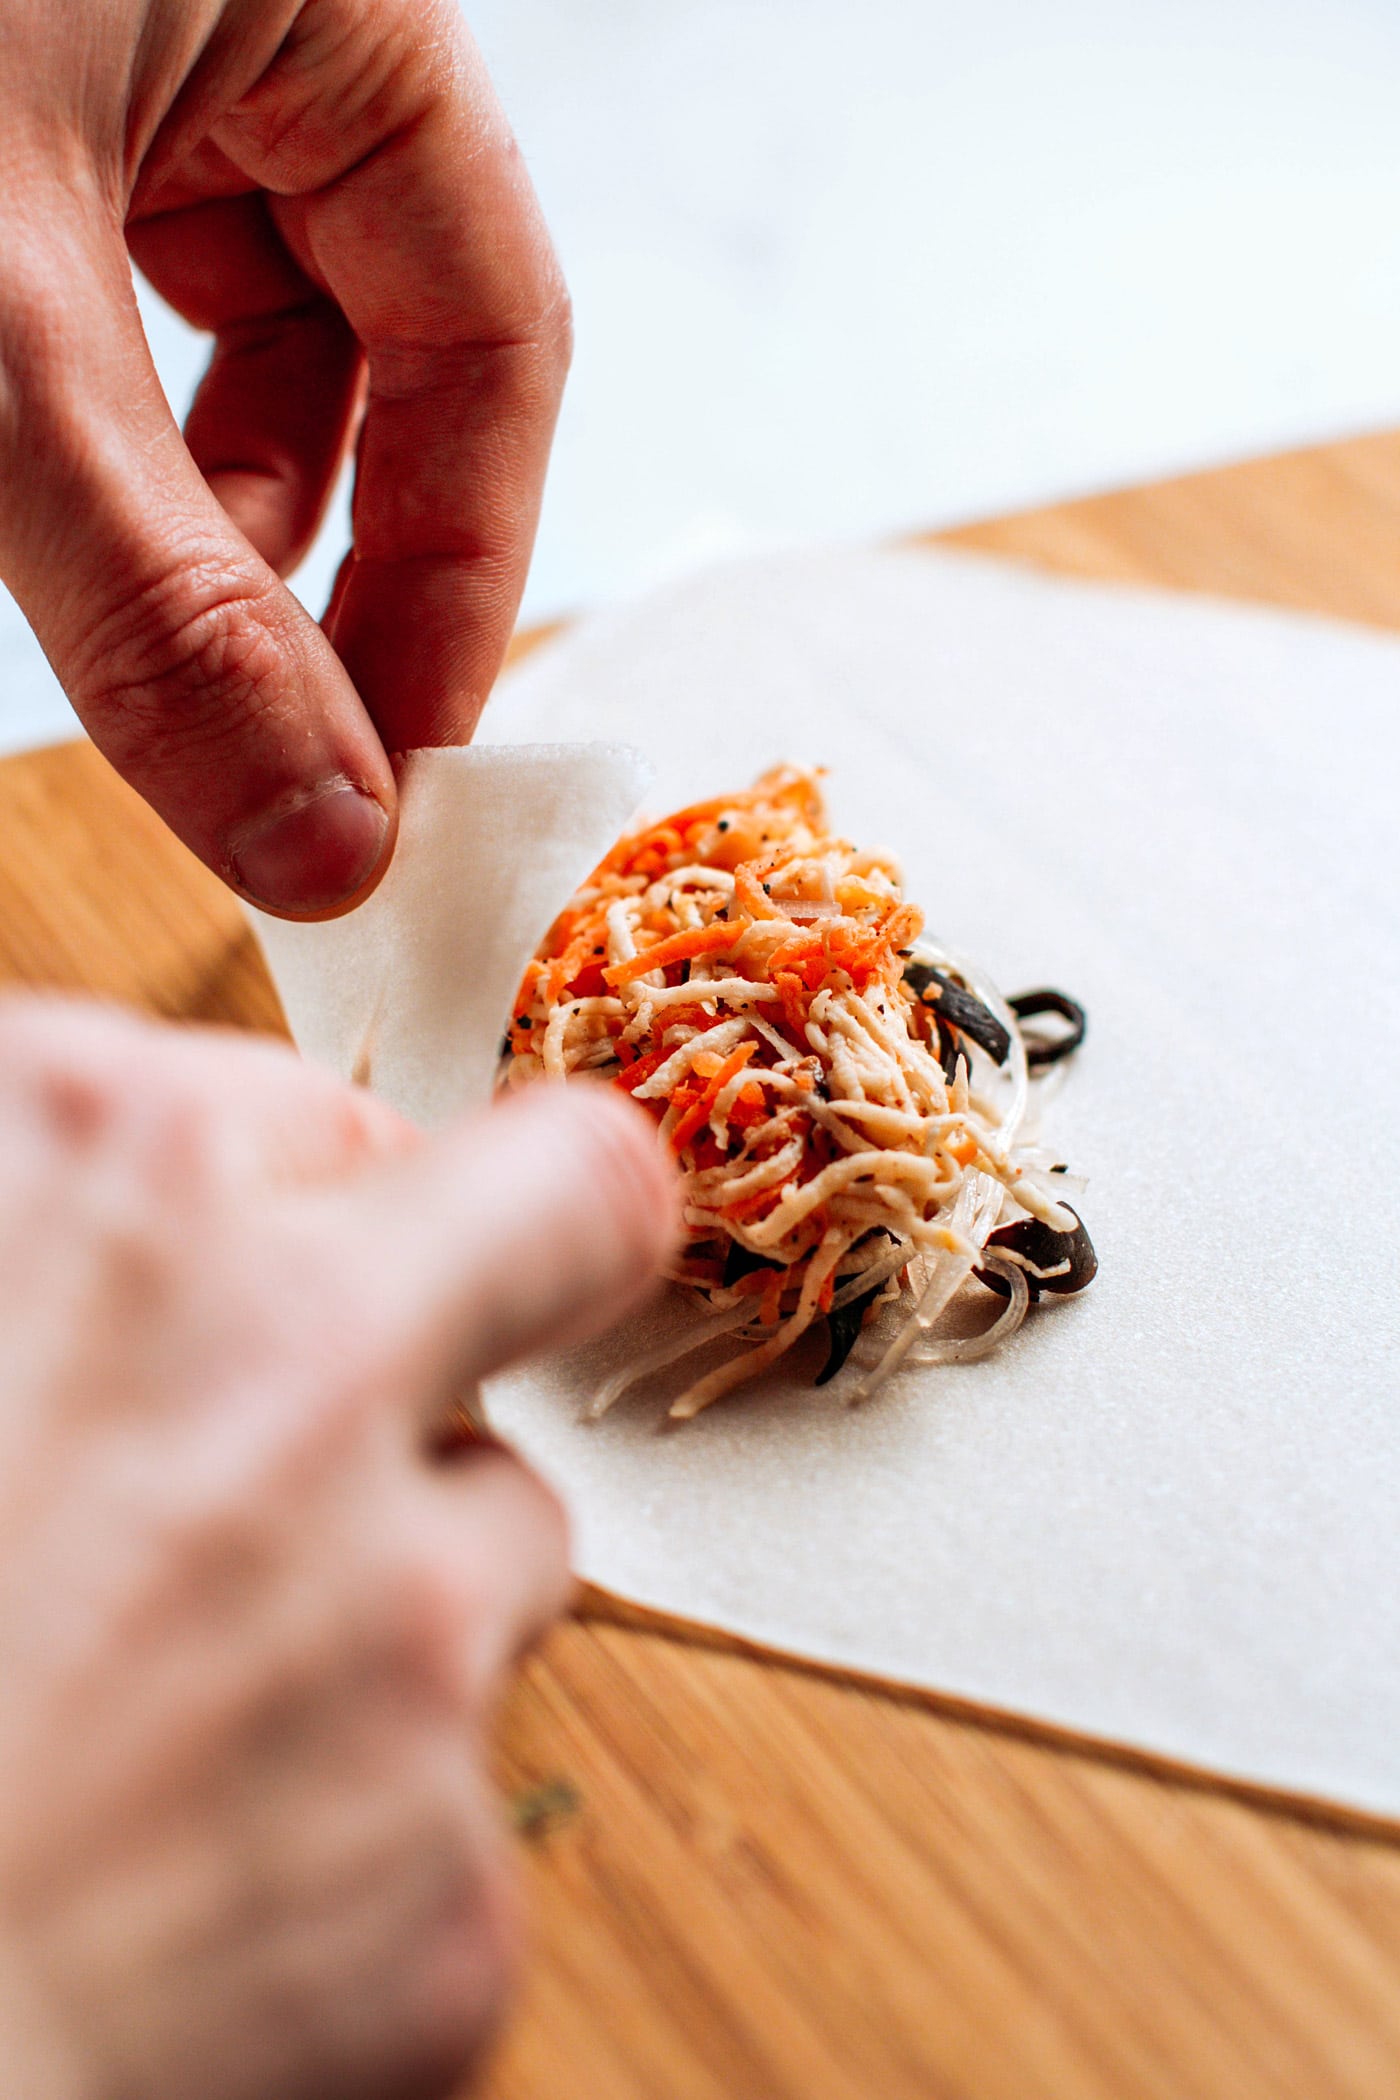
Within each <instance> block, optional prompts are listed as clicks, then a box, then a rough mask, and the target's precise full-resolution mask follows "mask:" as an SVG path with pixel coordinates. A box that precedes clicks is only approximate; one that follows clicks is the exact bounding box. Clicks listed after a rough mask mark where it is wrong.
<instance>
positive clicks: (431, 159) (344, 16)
mask: <svg viewBox="0 0 1400 2100" xmlns="http://www.w3.org/2000/svg"><path fill="white" fill-rule="evenodd" d="M218 139H219V143H220V145H221V146H222V147H223V149H224V150H225V151H226V152H227V153H228V154H229V155H230V157H231V158H232V159H233V160H235V161H236V162H237V163H238V164H239V165H240V166H241V167H242V168H244V169H245V170H246V171H247V173H248V174H249V175H250V176H251V177H252V178H253V179H255V180H256V181H258V182H259V183H261V184H262V185H263V186H264V187H265V188H266V189H267V190H268V191H269V192H271V193H272V196H273V199H274V203H273V209H274V213H275V216H276V218H277V221H278V224H279V226H280V228H281V230H282V233H283V236H284V238H285V239H286V240H287V242H288V245H289V246H290V247H291V248H292V250H293V252H294V253H295V254H296V256H297V259H298V260H299V262H300V263H301V265H302V267H303V268H304V269H305V270H306V271H307V272H308V274H309V275H310V276H311V277H312V278H313V279H314V280H315V281H316V282H318V283H320V284H322V285H323V286H324V287H325V288H326V289H327V290H328V291H329V292H330V293H331V295H332V296H333V297H334V298H335V300H336V301H337V302H338V304H339V306H340V307H341V310H342V311H343V312H344V314H345V316H346V319H347V320H348V321H349V323H350V326H351V327H352V328H353V330H354V332H355V334H356V336H357V337H358V339H359V341H360V344H361V345H362V347H363V349H364V351H365V353H366V357H367V360H368V370H369V385H368V402H367V409H366V415H365V422H364V426H363V430H362V433H361V438H360V446H359V455H358V473H357V480H356V488H355V502H354V546H353V550H352V552H351V554H350V556H349V557H348V558H347V562H346V566H345V568H344V569H343V570H342V572H341V577H340V580H339V582H338V583H337V586H336V592H335V596H334V599H333V601H332V605H331V608H330V610H329V612H328V614H327V619H326V628H327V632H328V634H329V636H330V639H331V641H332V643H333V644H334V646H335V648H336V650H337V652H338V653H339V655H340V657H341V658H342V660H343V662H344V663H345V665H346V668H347V669H348V670H349V672H350V675H351V677H352V678H353V679H354V681H355V684H356V686H357V687H358V689H359V692H360V694H361V697H362V698H363V699H364V701H365V704H366V706H367V707H368V709H369V711H370V714H371V715H372V717H373V719H374V721H375V723H376V725H377V727H378V729H379V731H380V735H381V737H382V739H383V741H384V744H385V747H386V748H387V749H388V750H390V751H401V750H408V749H411V748H413V747H414V746H416V745H421V744H439V743H457V742H462V741H465V739H466V738H468V737H469V736H470V735H471V732H472V730H473V728H474V727H475V724H476V720H477V717H478V715H479V714H480V711H481V708H482V705H483V704H484V702H485V699H486V696H487V694H488V692H489V691H490V688H491V685H492V682H493V681H494V679H495V676H496V673H497V671H498V670H499V668H500V665H501V662H502V659H503V657H504V654H505V650H506V645H507V643H508V641H509V639H510V633H511V628H512V626H513V624H514V620H515V615H516V611H517V608H518V606H519V602H520V595H521V591H522V590H523V588H524V582H525V572H526V568H527V565H528V562H529V556H530V550H531V547H532V545H533V542H534V535H535V527H536V523H537V520H538V515H539V504H540V496H541V492H542V489H543V485H544V474H545V467H546V463H547V460H548V455H549V446H550V441H551V438H552V436H553V431H554V423H555V418H556V416H557V413H558V407H559V399H560V395H561V393H562V391H563V384H564V376H565V373H566V370H567V367H568V359H569V349H570V332H569V315H568V303H567V298H566V295H565V292H564V287H563V282H562V279H561V277H560V274H559V269H558V265H557V263H556V262H555V258H554V254H553V250H552V248H551V246H550V243H549V237H548V234H547V233H546V231H545V227H544V222H543V219H542V217H541V215H540V211H539V207H538V205H537V203H536V201H535V197H534V193H533V191H532V189H531V187H530V183H529V179H528V177H527V175H526V173H525V170H524V167H523V164H522V162H521V159H520V156H519V153H518V150H517V148H516V145H515V142H514V140H513V138H512V136H511V133H510V129H509V126H508V125H507V123H506V120H505V117H504V114H503V112H502V111H501V108H500V105H499V104H498V102H497V101H496V98H495V94H494V92H493V90H492V88H491V84H490V81H489V79H488V77H487V75H486V71H485V68H484V66H483V64H482V61H481V58H480V55H479V53H478V52H477V50H476V48H475V46H474V44H473V43H472V41H471V39H470V37H469V36H468V34H467V31H466V29H465V27H464V25H463V24H462V21H461V19H460V17H459V15H458V13H457V9H456V7H455V5H453V4H451V0H379V4H377V5H369V6H366V5H365V4H364V0H308V4H307V5H306V6H305V7H303V9H302V10H301V13H300V15H299V16H298V18H297V21H296V23H295V25H294V27H293V29H292V31H291V33H290V35H289V36H288V38H287V41H286V43H285V44H284V45H283V47H282V50H281V52H280V53H279V55H278V57H277V59H276V61H275V62H274V64H273V65H272V67H271V68H270V69H269V70H268V72H267V73H265V74H264V76H263V77H262V79H261V80H260V81H259V82H258V84H257V85H256V87H255V88H254V89H253V90H252V91H251V92H250V93H249V94H248V95H247V96H246V97H245V98H244V100H243V101H242V102H241V103H240V104H239V105H238V107H237V109H236V110H235V111H233V112H232V114H231V115H230V116H228V117H227V118H225V119H224V120H223V121H222V122H221V124H220V125H219V127H218Z"/></svg>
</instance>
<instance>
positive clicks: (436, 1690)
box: [376, 1547, 485, 1702]
mask: <svg viewBox="0 0 1400 2100" xmlns="http://www.w3.org/2000/svg"><path fill="white" fill-rule="evenodd" d="M484 1603H485V1600H484V1597H483V1596H482V1595H481V1594H480V1592H479V1591H478V1590H477V1588H476V1585H475V1584H474V1583H473V1582H472V1580H471V1578H470V1576H464V1573H463V1571H462V1569H461V1568H459V1567H457V1566H454V1565H453V1563H452V1562H451V1561H450V1560H449V1558H448V1556H447V1554H446V1552H444V1551H441V1550H438V1551H434V1550H432V1549H431V1548H422V1547H420V1548H418V1549H416V1550H412V1551H405V1552H404V1553H402V1554H401V1555H400V1556H399V1557H398V1559H397V1561H396V1563H395V1564H394V1566H393V1567H392V1568H391V1569H390V1570H389V1571H388V1573H387V1574H386V1575H385V1576H384V1577H383V1580H382V1586H381V1590H380V1596H379V1601H378V1607H377V1614H376V1616H377V1618H378V1622H379V1636H380V1641H381V1644H382V1645H383V1647H384V1648H385V1650H386V1651H387V1655H388V1658H389V1661H390V1666H391V1668H392V1670H393V1674H394V1675H395V1677H396V1678H397V1679H398V1680H399V1681H400V1682H401V1683H402V1684H403V1685H405V1686H406V1687H407V1688H408V1689H409V1690H411V1691H412V1692H414V1693H416V1694H419V1695H423V1696H427V1697H428V1698H430V1699H432V1700H434V1701H436V1700H438V1699H443V1698H446V1699H447V1700H449V1701H454V1702H455V1701H459V1700H463V1699H465V1697H466V1694H467V1692H468V1689H469V1685H468V1677H467V1672H466V1670H465V1668H464V1657H465V1648H466V1635H467V1629H468V1628H469V1627H470V1625H471V1624H472V1622H473V1621H474V1620H475V1619H476V1618H477V1616H478V1615H479V1614H480V1612H481V1611H482V1609H483V1608H484Z"/></svg>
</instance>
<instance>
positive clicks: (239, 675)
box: [70, 550, 281, 779]
mask: <svg viewBox="0 0 1400 2100" xmlns="http://www.w3.org/2000/svg"><path fill="white" fill-rule="evenodd" d="M274 588H275V586H274V583H273V579H272V578H271V577H270V576H268V577H263V576H261V575H256V574H251V573H250V574H248V575H245V576H243V577H240V576H239V575H238V573H237V566H236V563H235V564H234V565H233V566H232V568H231V566H230V563H229V561H228V558H227V551H226V550H220V552H219V553H218V555H217V556H214V557H211V558H210V559H209V560H207V561H200V560H198V559H197V560H195V561H193V562H190V563H181V564H179V565H177V566H172V567H171V568H170V569H169V570H168V571H166V572H164V573H162V574H161V575H159V576H158V577H156V578H155V579H154V580H152V581H149V582H147V583H146V584H144V585H143V586H142V587H140V588H139V589H137V590H135V591H132V592H129V593H125V594H122V595H121V596H120V597H119V598H118V600H117V602H116V604H115V605H114V606H113V607H112V609H111V610H110V611H109V612H108V613H107V615H106V616H105V617H104V618H101V619H99V620H98V621H97V622H96V623H95V625H94V626H93V628H92V630H91V631H90V633H89V634H88V636H87V637H86V639H85V641H84V642H83V643H82V645H81V647H80V649H79V650H78V653H77V656H76V659H75V661H74V663H73V665H72V667H71V674H70V675H71V689H72V692H73V696H74V700H75V703H76V705H77V706H78V708H79V711H80V712H81V713H82V714H83V715H84V718H85V719H87V720H88V721H89V724H90V726H92V727H93V729H94V734H96V735H97V736H98V738H99V741H100V742H101V743H102V745H103V748H104V749H105V750H106V752H107V755H108V756H109V757H110V758H111V759H112V761H113V763H114V764H115V765H116V766H118V768H122V767H123V766H125V765H127V764H129V763H131V762H133V761H137V760H139V762H140V764H141V766H142V769H143V772H144V773H146V774H147V775H150V774H154V775H155V776H156V778H157V779H158V778H159V776H160V774H161V772H162V771H163V770H165V769H166V768H169V769H170V770H172V771H173V770H177V769H179V768H183V767H186V766H188V765H190V764H191V763H202V764H205V765H208V764H211V763H217V762H218V760H219V759H220V758H221V757H222V756H224V755H225V754H226V753H227V752H228V751H229V750H231V749H232V748H233V747H234V746H235V745H236V743H237V742H238V740H239V738H240V737H241V736H242V734H243V733H244V731H245V730H246V729H247V728H248V726H249V725H250V724H251V723H252V722H254V721H256V720H257V719H258V718H259V717H260V716H261V715H263V714H265V713H266V712H267V711H268V709H269V708H270V707H271V706H273V705H274V704H275V700H276V696H277V693H278V690H279V687H280V672H281V652H280V649H279V646H278V634H277V627H278V624H279V623H278V621H277V619H276V617H275V615H274V611H273V604H272V594H273V590H274Z"/></svg>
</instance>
